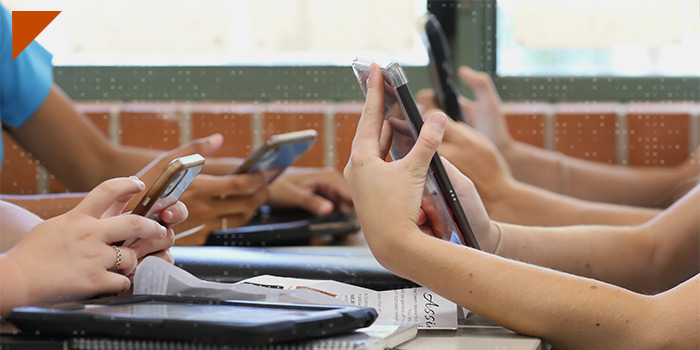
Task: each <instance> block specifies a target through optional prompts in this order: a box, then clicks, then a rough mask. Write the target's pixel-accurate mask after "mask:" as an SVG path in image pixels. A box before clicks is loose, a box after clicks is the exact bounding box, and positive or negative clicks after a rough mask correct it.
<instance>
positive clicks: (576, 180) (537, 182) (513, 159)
mask: <svg viewBox="0 0 700 350" xmlns="http://www.w3.org/2000/svg"><path fill="white" fill-rule="evenodd" d="M458 74H459V77H460V78H461V79H462V81H463V82H464V83H465V84H466V85H467V86H469V88H471V90H472V92H473V93H474V96H475V100H474V101H472V100H469V99H467V98H464V97H461V98H460V101H459V102H460V106H461V108H462V111H463V114H464V116H465V120H464V122H466V123H467V124H468V125H470V126H472V127H473V128H474V129H476V130H477V131H478V132H480V133H482V134H483V135H485V136H486V137H488V138H489V139H490V140H491V141H492V142H493V143H494V145H495V146H496V148H497V149H498V150H499V152H500V153H501V154H502V155H503V158H504V159H505V160H506V162H507V163H508V165H509V166H510V168H511V169H512V171H513V175H514V177H515V178H516V179H517V180H518V181H520V182H523V183H527V184H531V185H534V186H537V187H540V188H544V189H547V190H549V191H552V192H559V191H561V189H562V183H561V170H560V165H559V158H560V157H563V158H562V159H564V162H566V165H567V168H568V169H569V188H568V191H567V192H566V195H569V196H572V197H575V198H579V199H584V200H589V201H595V202H606V203H615V204H623V205H632V206H642V207H662V208H663V207H667V206H669V205H670V204H672V203H673V202H674V201H675V200H677V199H678V198H680V197H681V196H682V195H683V194H685V193H686V192H688V191H689V190H690V189H691V188H692V187H693V186H695V185H696V184H697V183H698V175H699V174H700V152H695V154H694V155H692V156H691V157H690V158H688V160H686V161H685V162H684V163H683V164H681V165H678V166H671V167H631V166H630V167H622V166H615V165H609V164H602V163H596V162H591V161H587V160H582V159H578V158H574V157H569V156H565V155H564V156H560V155H558V154H557V153H555V152H552V151H548V150H544V149H541V148H538V147H534V146H530V145H527V144H525V143H522V142H519V141H516V140H514V139H513V138H512V137H511V136H510V134H509V132H508V127H507V125H506V120H505V116H504V114H503V111H502V109H501V105H502V102H501V98H500V96H499V95H498V91H496V88H495V87H494V85H493V81H492V80H491V77H490V76H489V75H488V74H486V73H483V72H477V71H475V70H472V69H471V68H469V67H466V66H462V67H460V69H459V70H458ZM416 100H417V101H418V102H419V103H421V104H422V105H423V106H424V107H425V108H426V109H432V108H435V107H436V104H435V94H434V92H433V91H431V90H422V91H419V93H418V96H417V97H416Z"/></svg>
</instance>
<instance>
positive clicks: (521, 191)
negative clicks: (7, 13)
mask: <svg viewBox="0 0 700 350" xmlns="http://www.w3.org/2000/svg"><path fill="white" fill-rule="evenodd" d="M439 152H440V154H441V155H443V156H444V157H445V158H447V159H448V160H450V162H452V163H453V164H454V165H455V166H456V167H457V168H458V169H459V170H460V171H461V172H462V173H464V174H465V175H467V176H468V177H469V178H470V179H472V180H473V181H474V183H475V184H476V187H477V189H478V190H479V194H480V195H481V198H482V200H483V201H484V205H485V207H486V209H487V211H488V213H489V216H491V218H493V219H494V220H498V221H502V222H508V223H512V224H519V225H536V226H566V225H588V224H605V225H636V224H640V223H643V222H646V221H648V220H650V219H652V218H654V217H655V216H656V215H657V214H658V213H659V212H660V211H659V210H655V209H647V208H637V207H629V206H622V205H614V204H605V203H596V202H588V201H584V200H580V199H576V198H572V197H568V196H563V195H560V194H557V193H553V192H549V191H546V190H543V189H541V188H538V187H534V186H531V185H528V184H525V183H522V182H519V181H518V180H516V179H515V178H513V176H512V175H511V173H510V169H509V167H508V164H506V162H505V160H504V159H503V157H502V156H501V155H500V154H499V153H498V151H497V150H496V147H495V145H494V144H493V143H492V142H491V141H490V140H489V139H488V138H486V137H485V136H484V135H482V134H480V133H478V132H476V131H475V130H474V129H472V128H470V127H469V126H467V125H466V124H463V123H457V122H453V121H448V123H447V127H446V130H445V136H444V140H443V143H442V144H441V145H440V148H439Z"/></svg>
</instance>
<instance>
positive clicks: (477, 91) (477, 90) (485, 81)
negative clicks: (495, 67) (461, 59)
mask: <svg viewBox="0 0 700 350" xmlns="http://www.w3.org/2000/svg"><path fill="white" fill-rule="evenodd" d="M458 74H459V77H460V78H461V79H462V81H463V82H464V83H465V84H467V85H469V87H470V88H471V89H472V91H473V92H474V97H475V99H477V100H481V99H498V100H500V96H499V95H498V91H496V87H495V86H494V85H493V80H491V77H490V76H489V75H488V74H486V73H484V72H477V71H475V70H473V69H471V68H469V67H467V66H461V67H459V70H458Z"/></svg>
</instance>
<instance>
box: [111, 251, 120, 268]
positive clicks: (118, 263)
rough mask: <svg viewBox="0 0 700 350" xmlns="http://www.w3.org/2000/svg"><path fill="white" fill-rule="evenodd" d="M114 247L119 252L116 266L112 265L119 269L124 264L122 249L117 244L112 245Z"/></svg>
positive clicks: (115, 262)
mask: <svg viewBox="0 0 700 350" xmlns="http://www.w3.org/2000/svg"><path fill="white" fill-rule="evenodd" d="M112 248H114V251H115V252H116V253H117V258H116V260H115V261H114V266H112V268H113V269H118V268H119V265H121V264H122V250H121V249H119V247H117V246H112Z"/></svg>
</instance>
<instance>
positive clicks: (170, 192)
mask: <svg viewBox="0 0 700 350" xmlns="http://www.w3.org/2000/svg"><path fill="white" fill-rule="evenodd" d="M203 166H204V158H203V157H202V156H200V155H199V154H192V155H189V156H185V157H180V158H176V159H174V160H173V161H172V162H170V164H168V166H167V167H166V168H165V170H163V172H162V173H161V174H160V176H158V179H156V182H154V183H153V185H152V186H151V188H149V189H148V191H146V194H144V195H143V197H142V198H141V200H140V201H139V203H138V204H137V205H136V207H135V208H134V210H133V211H132V212H131V213H132V214H136V215H141V216H144V217H147V218H149V219H152V220H156V221H158V222H160V221H161V220H160V214H161V212H162V211H163V210H164V209H165V208H167V207H169V206H171V205H173V204H175V203H177V201H178V200H179V199H180V196H182V194H183V193H184V192H185V190H186V189H187V187H189V186H190V184H191V183H192V181H193V180H194V178H195V177H196V176H197V175H198V174H199V172H200V171H202V167H203ZM136 240H137V238H131V239H129V240H127V241H126V242H124V244H123V245H124V246H127V247H128V246H130V245H131V244H133V243H134V242H136Z"/></svg>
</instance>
